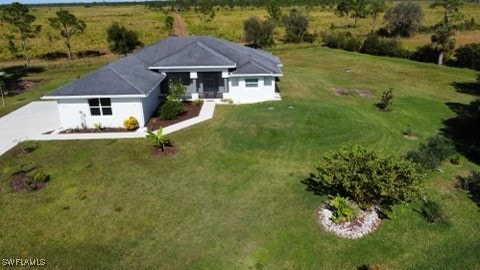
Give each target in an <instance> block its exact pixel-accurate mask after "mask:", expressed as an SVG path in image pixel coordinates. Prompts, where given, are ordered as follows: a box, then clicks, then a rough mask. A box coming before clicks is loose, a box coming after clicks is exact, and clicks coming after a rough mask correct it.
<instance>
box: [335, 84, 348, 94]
mask: <svg viewBox="0 0 480 270" xmlns="http://www.w3.org/2000/svg"><path fill="white" fill-rule="evenodd" d="M332 90H333V92H335V94H336V95H337V96H348V95H349V94H350V93H349V91H348V88H342V87H338V86H332Z"/></svg>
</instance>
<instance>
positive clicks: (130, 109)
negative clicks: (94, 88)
mask: <svg viewBox="0 0 480 270" xmlns="http://www.w3.org/2000/svg"><path fill="white" fill-rule="evenodd" d="M111 103H112V115H106V116H92V115H91V114H90V107H89V106H88V99H59V100H57V104H58V112H59V114H60V123H61V125H62V128H64V129H66V128H77V127H78V128H81V127H82V123H84V124H85V125H86V126H87V127H89V128H93V127H94V123H100V124H102V126H104V127H123V121H124V120H125V119H126V118H128V117H130V116H134V117H135V118H137V120H138V123H139V124H140V126H141V127H142V126H144V125H145V118H144V114H143V109H142V107H143V106H142V100H141V99H140V98H111Z"/></svg>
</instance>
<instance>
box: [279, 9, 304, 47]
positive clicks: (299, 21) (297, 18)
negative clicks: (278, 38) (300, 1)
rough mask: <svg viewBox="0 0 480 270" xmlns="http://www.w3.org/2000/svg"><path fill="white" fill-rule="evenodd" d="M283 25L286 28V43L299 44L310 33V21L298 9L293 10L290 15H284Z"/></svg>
mask: <svg viewBox="0 0 480 270" xmlns="http://www.w3.org/2000/svg"><path fill="white" fill-rule="evenodd" d="M282 23H283V25H284V26H285V41H286V42H293V43H299V42H302V41H303V37H304V36H305V34H307V33H308V20H307V17H305V15H303V14H302V13H301V12H300V11H298V10H296V9H292V10H291V11H290V14H289V15H284V16H283V18H282Z"/></svg>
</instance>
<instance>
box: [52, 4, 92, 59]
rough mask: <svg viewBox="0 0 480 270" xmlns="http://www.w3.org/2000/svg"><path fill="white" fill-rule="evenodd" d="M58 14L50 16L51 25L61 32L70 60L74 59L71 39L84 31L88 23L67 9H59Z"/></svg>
mask: <svg viewBox="0 0 480 270" xmlns="http://www.w3.org/2000/svg"><path fill="white" fill-rule="evenodd" d="M55 14H56V15H57V16H56V17H53V18H48V21H49V22H50V26H51V27H52V28H53V29H55V30H57V31H59V32H60V36H62V37H63V38H64V39H65V46H67V54H68V61H72V45H71V43H70V40H71V38H72V37H73V36H75V35H79V34H81V33H83V31H84V30H85V27H87V25H86V24H85V22H84V21H83V20H80V19H77V17H75V15H73V14H71V13H70V12H68V11H67V10H59V11H57V12H56V13H55Z"/></svg>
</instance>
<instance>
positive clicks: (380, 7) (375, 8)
mask: <svg viewBox="0 0 480 270" xmlns="http://www.w3.org/2000/svg"><path fill="white" fill-rule="evenodd" d="M386 9H387V4H386V3H385V0H371V1H370V2H369V7H368V12H369V14H370V16H371V17H372V19H373V22H372V31H374V30H375V26H376V24H377V19H378V15H379V14H380V13H382V12H385V10H386Z"/></svg>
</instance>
